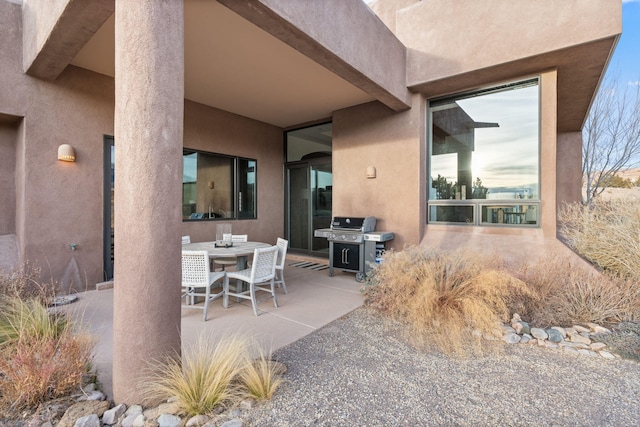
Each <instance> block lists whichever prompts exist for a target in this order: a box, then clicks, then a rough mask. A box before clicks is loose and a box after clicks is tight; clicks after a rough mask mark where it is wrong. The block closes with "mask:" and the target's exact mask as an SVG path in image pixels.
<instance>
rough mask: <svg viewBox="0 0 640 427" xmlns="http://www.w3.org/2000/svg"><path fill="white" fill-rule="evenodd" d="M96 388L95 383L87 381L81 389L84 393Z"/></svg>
mask: <svg viewBox="0 0 640 427" xmlns="http://www.w3.org/2000/svg"><path fill="white" fill-rule="evenodd" d="M95 389H96V383H89V384H87V385H85V386H84V387H82V391H83V392H85V393H87V394H88V393H91V392H92V391H95Z"/></svg>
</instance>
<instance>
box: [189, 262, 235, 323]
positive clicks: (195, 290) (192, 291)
mask: <svg viewBox="0 0 640 427" xmlns="http://www.w3.org/2000/svg"><path fill="white" fill-rule="evenodd" d="M224 276H225V273H224V271H220V272H212V271H211V270H209V253H208V252H207V251H182V297H184V299H185V304H183V305H182V307H184V308H198V309H202V310H204V314H203V317H202V320H203V321H206V320H207V314H208V312H209V302H211V301H213V300H215V299H217V298H220V297H221V296H223V295H224V280H223V282H222V285H223V287H222V290H221V291H220V292H218V293H212V292H211V288H212V287H213V284H214V283H215V282H216V281H217V280H220V279H224ZM196 297H204V303H203V305H202V306H199V305H196V304H195V298H196Z"/></svg>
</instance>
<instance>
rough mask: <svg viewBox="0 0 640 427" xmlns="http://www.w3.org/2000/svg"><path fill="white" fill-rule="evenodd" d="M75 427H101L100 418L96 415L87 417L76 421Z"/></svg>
mask: <svg viewBox="0 0 640 427" xmlns="http://www.w3.org/2000/svg"><path fill="white" fill-rule="evenodd" d="M73 426H74V427H100V418H98V416H97V415H96V414H91V415H85V416H84V417H80V418H78V419H77V420H76V422H75V424H74V425H73Z"/></svg>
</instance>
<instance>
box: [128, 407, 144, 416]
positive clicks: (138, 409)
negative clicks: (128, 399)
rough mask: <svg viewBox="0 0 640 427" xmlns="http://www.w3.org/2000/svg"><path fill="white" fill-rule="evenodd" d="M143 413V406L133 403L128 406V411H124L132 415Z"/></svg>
mask: <svg viewBox="0 0 640 427" xmlns="http://www.w3.org/2000/svg"><path fill="white" fill-rule="evenodd" d="M141 413H142V406H140V405H131V406H129V407H128V408H127V411H126V412H125V413H124V414H125V415H131V414H141Z"/></svg>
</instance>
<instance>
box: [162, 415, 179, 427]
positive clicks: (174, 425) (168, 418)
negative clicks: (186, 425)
mask: <svg viewBox="0 0 640 427" xmlns="http://www.w3.org/2000/svg"><path fill="white" fill-rule="evenodd" d="M181 421H182V420H180V417H176V416H175V415H170V414H162V415H160V416H159V417H158V426H159V427H178V426H179V425H180V422H181Z"/></svg>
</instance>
